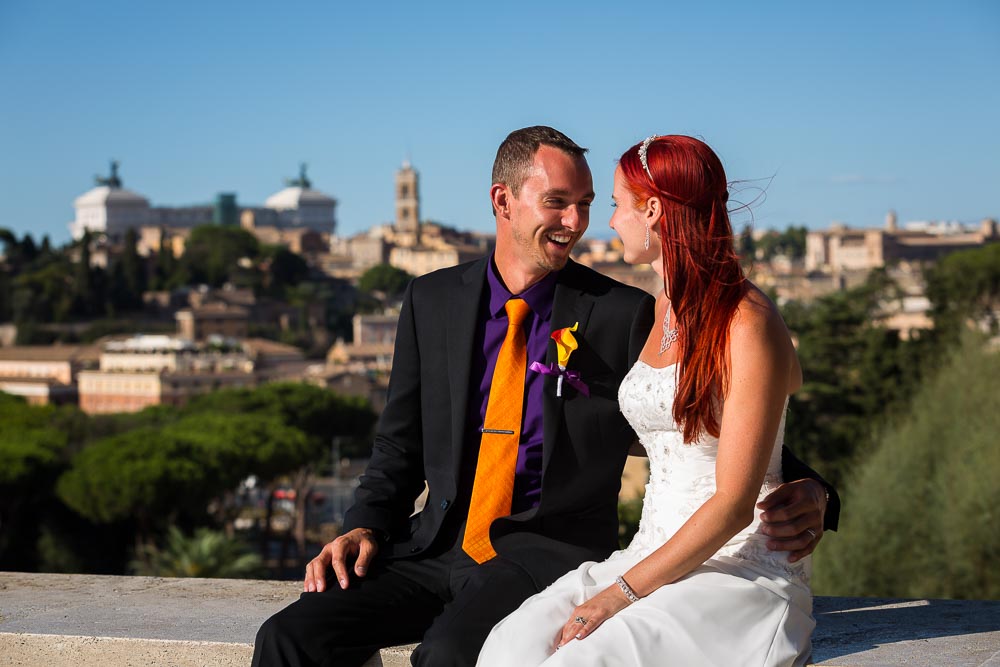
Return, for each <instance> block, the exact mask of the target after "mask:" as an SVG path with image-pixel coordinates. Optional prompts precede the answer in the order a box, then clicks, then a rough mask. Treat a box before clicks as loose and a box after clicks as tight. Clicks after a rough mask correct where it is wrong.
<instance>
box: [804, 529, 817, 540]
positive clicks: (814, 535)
mask: <svg viewBox="0 0 1000 667" xmlns="http://www.w3.org/2000/svg"><path fill="white" fill-rule="evenodd" d="M806 532H807V533H809V535H810V536H811V537H812V538H813V539H814V540H815V539H816V531H815V530H813V529H812V528H806Z"/></svg>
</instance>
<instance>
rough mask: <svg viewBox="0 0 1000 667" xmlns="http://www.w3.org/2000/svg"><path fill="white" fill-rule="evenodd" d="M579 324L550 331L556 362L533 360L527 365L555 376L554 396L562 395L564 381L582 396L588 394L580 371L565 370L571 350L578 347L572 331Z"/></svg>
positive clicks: (542, 372)
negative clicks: (554, 345)
mask: <svg viewBox="0 0 1000 667" xmlns="http://www.w3.org/2000/svg"><path fill="white" fill-rule="evenodd" d="M579 326H580V323H579V322H575V323H574V324H573V326H571V327H563V328H562V329H556V330H555V331H553V332H552V340H554V341H555V342H556V359H557V360H558V361H557V362H556V363H554V364H549V365H548V366H546V365H545V364H542V363H540V362H537V361H535V362H532V364H531V366H530V367H529V368H531V370H533V371H535V372H536V373H541V374H542V375H554V376H555V377H556V396H560V397H561V396H562V388H563V382H564V381H565V382H566V383H567V384H569V385H570V386H571V387H573V388H575V389H576V390H577V391H579V392H580V393H581V394H583V395H584V396H587V397H589V396H590V389H589V388H588V387H587V385H586V384H585V383H584V381H583V380H581V379H580V373H579V372H578V371H571V370H567V367H568V366H569V357H570V355H571V354H573V351H574V350H576V348H578V347H580V345H579V343H577V342H576V338H575V337H574V336H573V332H574V331H576V329H577V327H579Z"/></svg>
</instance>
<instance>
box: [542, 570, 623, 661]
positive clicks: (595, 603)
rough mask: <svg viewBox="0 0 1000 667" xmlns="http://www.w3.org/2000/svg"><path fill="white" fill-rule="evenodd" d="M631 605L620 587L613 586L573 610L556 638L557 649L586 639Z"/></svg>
mask: <svg viewBox="0 0 1000 667" xmlns="http://www.w3.org/2000/svg"><path fill="white" fill-rule="evenodd" d="M629 604H631V603H630V602H629V601H628V598H626V597H625V594H624V593H622V591H621V589H620V588H618V586H616V585H613V586H609V587H608V588H605V589H604V590H603V591H601V592H600V593H598V594H597V595H595V596H594V597H592V598H590V599H589V600H587V601H586V602H584V603H583V604H581V605H580V606H579V607H577V608H576V609H574V610H573V613H572V614H571V615H570V618H569V620H568V621H567V622H566V625H564V626H563V628H562V631H561V632H560V633H559V635H558V636H557V637H556V648H557V649H559V648H562V646H563V645H564V644H566V643H567V642H569V641H570V640H572V639H584V638H585V637H587V635H589V634H590V633H591V632H593V631H594V630H596V629H597V628H598V627H599V626H600V625H601V623H603V622H604V621H606V620H608V619H609V618H611V617H612V616H614V615H615V614H617V613H618V612H620V611H621V610H622V609H624V608H625V607H627V606H629Z"/></svg>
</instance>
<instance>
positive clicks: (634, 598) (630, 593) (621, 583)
mask: <svg viewBox="0 0 1000 667" xmlns="http://www.w3.org/2000/svg"><path fill="white" fill-rule="evenodd" d="M615 583H616V584H618V588H620V589H622V593H624V594H625V597H627V598H628V601H629V602H638V601H639V596H638V595H636V594H635V591H634V590H632V587H631V586H629V585H628V582H627V581H625V577H618V578H616V579H615Z"/></svg>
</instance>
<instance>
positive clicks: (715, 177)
mask: <svg viewBox="0 0 1000 667" xmlns="http://www.w3.org/2000/svg"><path fill="white" fill-rule="evenodd" d="M640 146H641V144H636V145H635V146H632V147H631V148H629V149H628V150H627V151H625V153H624V154H623V155H622V156H621V159H620V160H619V166H620V167H621V170H622V175H623V176H624V177H625V182H626V186H627V187H628V189H629V191H630V192H631V193H632V195H633V196H634V197H635V200H636V202H635V203H636V205H637V206H643V205H644V203H645V202H646V201H648V200H649V198H650V197H657V198H658V199H659V200H660V202H661V203H662V209H663V215H662V216H661V218H660V220H659V221H658V223H657V224H658V225H659V229H660V245H661V247H662V249H663V253H662V260H663V277H664V289H666V290H667V297H668V298H669V299H670V303H671V307H672V308H673V310H674V313H675V315H676V318H675V319H674V321H673V324H672V326H676V327H677V329H678V334H679V337H678V343H679V344H680V358H679V360H678V361H679V363H680V374H679V377H678V382H677V394H676V395H675V397H674V409H673V417H674V420H675V421H676V422H677V423H678V424H681V425H682V427H683V430H684V442H686V443H689V442H692V441H694V440H695V439H696V438H697V437H698V435H699V434H700V433H701V432H702V431H705V432H707V433H709V434H711V435H713V436H715V437H718V436H719V414H718V408H719V406H720V405H721V401H722V399H723V398H724V397H725V396H726V394H727V393H728V390H729V380H730V368H729V358H728V349H729V347H728V344H729V325H730V323H731V321H732V319H733V314H734V313H735V312H736V308H737V307H738V306H739V304H740V301H742V300H743V297H744V296H745V295H746V293H747V289H748V286H747V280H746V276H744V275H743V269H742V268H741V267H740V262H739V257H738V255H737V254H736V250H735V248H734V246H733V229H732V225H731V224H730V222H729V212H728V211H727V209H726V202H727V201H728V200H729V192H728V184H727V182H726V172H725V170H724V169H723V167H722V162H721V161H720V160H719V158H718V156H717V155H716V154H715V153H714V152H713V151H712V149H711V148H709V147H708V146H707V145H706V144H705V143H704V142H702V141H699V140H697V139H694V138H693V137H686V136H683V135H671V136H666V137H657V138H656V139H655V140H654V141H652V142H651V143H650V144H649V146H648V148H647V151H646V158H647V164H648V165H649V173H647V172H646V169H645V168H644V167H643V165H642V162H641V161H640V159H639V148H640Z"/></svg>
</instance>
